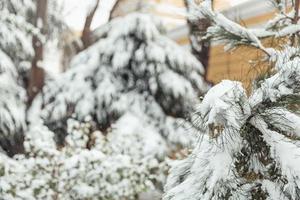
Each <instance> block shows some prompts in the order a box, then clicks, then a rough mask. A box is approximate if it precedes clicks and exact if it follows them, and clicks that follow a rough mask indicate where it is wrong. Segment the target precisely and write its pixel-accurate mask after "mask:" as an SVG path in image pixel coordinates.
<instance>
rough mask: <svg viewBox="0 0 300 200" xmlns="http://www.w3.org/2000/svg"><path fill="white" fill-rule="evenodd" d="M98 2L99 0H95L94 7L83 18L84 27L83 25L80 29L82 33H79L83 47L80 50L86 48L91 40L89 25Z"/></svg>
mask: <svg viewBox="0 0 300 200" xmlns="http://www.w3.org/2000/svg"><path fill="white" fill-rule="evenodd" d="M99 2H100V0H97V1H96V4H95V6H94V8H93V9H92V10H91V12H90V13H88V15H87V17H86V18H85V23H84V27H83V31H82V35H81V41H82V43H83V49H81V50H84V49H86V48H88V47H89V46H90V45H91V43H92V42H91V25H92V22H93V18H94V16H95V13H96V11H97V9H98V6H99Z"/></svg>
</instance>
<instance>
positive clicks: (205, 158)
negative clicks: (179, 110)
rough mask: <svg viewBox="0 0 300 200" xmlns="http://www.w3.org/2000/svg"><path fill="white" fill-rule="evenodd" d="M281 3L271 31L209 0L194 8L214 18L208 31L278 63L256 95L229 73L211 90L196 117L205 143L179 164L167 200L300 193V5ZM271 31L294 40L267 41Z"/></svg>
mask: <svg viewBox="0 0 300 200" xmlns="http://www.w3.org/2000/svg"><path fill="white" fill-rule="evenodd" d="M190 2H191V3H194V2H193V0H191V1H190ZM274 3H275V5H277V7H278V8H280V9H279V11H280V12H279V14H278V15H277V16H276V17H275V19H274V20H272V21H271V22H270V23H268V25H267V27H266V29H264V30H250V29H246V28H244V27H242V26H240V25H238V24H236V23H234V22H232V21H229V20H228V19H227V18H226V17H224V16H223V15H222V14H220V13H218V12H214V11H213V10H212V8H211V6H210V5H211V2H210V1H209V0H208V1H204V2H203V3H202V4H201V5H200V6H197V5H196V4H195V3H194V12H193V13H192V14H193V15H194V16H197V15H198V14H199V13H200V14H202V15H204V16H206V17H207V18H208V19H210V20H211V21H212V24H213V26H212V27H210V28H209V29H208V33H207V36H206V37H209V38H211V39H215V40H218V41H220V40H221V41H223V42H225V43H226V44H228V45H229V47H235V46H236V45H250V46H253V47H255V48H258V49H260V50H262V51H263V52H265V58H264V59H266V60H267V61H268V62H269V64H270V65H271V66H273V68H272V70H271V71H270V73H269V74H270V75H269V77H266V78H264V79H262V80H259V81H257V82H256V84H255V86H254V87H253V90H252V92H251V94H250V95H249V96H247V94H246V91H245V89H244V88H243V87H242V84H241V83H239V82H236V81H229V80H226V81H222V82H221V83H220V84H218V85H216V86H214V87H213V88H212V89H211V90H210V91H209V92H208V93H207V94H206V96H205V97H204V99H203V101H202V103H201V104H200V105H199V108H198V110H197V111H196V112H195V114H194V116H193V123H194V126H196V127H198V131H199V140H197V141H198V144H197V145H196V147H195V149H194V150H193V152H192V153H191V155H190V156H188V157H187V158H186V159H184V160H180V161H176V164H174V166H173V167H172V169H171V171H170V175H169V177H168V181H167V184H166V186H165V191H166V193H165V196H164V200H200V199H201V200H219V199H232V200H236V199H245V200H246V199H247V200H248V199H253V200H254V199H255V200H256V199H270V200H277V199H282V200H284V199H286V200H297V199H300V178H299V177H300V171H299V169H300V168H299V165H300V157H299V155H300V104H299V102H300V101H299V99H300V49H299V35H298V33H299V27H300V24H299V17H298V14H296V13H298V12H295V11H292V12H291V13H284V11H285V9H282V5H284V4H283V1H282V2H281V1H274ZM294 3H295V2H294ZM294 5H297V3H296V4H294ZM298 5H299V2H298ZM297 9H299V7H296V9H295V10H297ZM266 36H272V37H275V38H276V37H282V36H288V37H287V39H291V40H289V41H288V42H287V43H286V44H285V45H284V46H282V47H280V48H278V49H279V50H278V49H274V48H266V47H264V45H263V44H262V42H261V40H260V39H261V38H263V37H266Z"/></svg>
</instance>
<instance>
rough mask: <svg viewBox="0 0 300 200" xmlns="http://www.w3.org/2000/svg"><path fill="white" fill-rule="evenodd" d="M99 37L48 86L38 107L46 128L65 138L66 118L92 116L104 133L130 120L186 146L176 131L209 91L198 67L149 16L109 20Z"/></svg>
mask: <svg viewBox="0 0 300 200" xmlns="http://www.w3.org/2000/svg"><path fill="white" fill-rule="evenodd" d="M97 34H98V37H99V38H101V39H100V40H99V41H98V42H97V43H96V44H94V45H93V46H92V47H91V48H88V49H87V50H86V51H84V52H82V53H80V54H79V55H78V56H77V57H76V58H75V59H74V60H73V61H72V63H71V69H70V70H69V71H68V72H66V73H65V74H63V75H62V76H61V77H59V78H57V79H56V80H54V81H52V82H50V83H49V84H47V86H46V88H45V90H44V95H43V96H42V97H41V98H40V101H37V102H36V104H39V105H38V106H37V107H41V108H42V109H41V111H39V112H38V113H40V115H41V118H42V119H43V121H44V122H45V124H46V125H47V126H48V127H49V128H50V129H51V130H53V131H54V132H56V133H57V134H58V135H59V134H60V133H59V132H60V130H61V132H62V133H63V134H64V133H66V131H65V130H66V129H67V127H66V123H65V122H66V120H67V119H69V118H76V119H78V120H80V121H82V120H84V119H85V117H87V116H90V117H92V119H93V120H94V122H95V124H96V126H97V128H98V129H99V130H102V131H103V132H106V133H108V132H109V131H110V128H111V127H112V125H113V124H114V123H116V122H117V121H118V120H121V119H123V118H125V117H127V116H128V115H130V116H134V117H135V118H136V119H138V120H139V121H140V123H141V124H145V126H144V128H145V130H146V129H147V128H149V129H152V130H153V132H154V133H153V135H155V134H157V135H158V136H157V137H162V138H165V139H166V140H165V142H167V143H168V144H172V145H177V144H179V145H180V144H184V143H187V142H188V141H187V140H186V139H184V138H186V137H185V136H183V134H178V135H177V132H178V131H181V130H182V129H181V128H178V126H179V125H180V123H182V122H184V121H185V120H184V119H185V117H186V116H187V114H188V113H189V112H190V111H191V108H192V105H193V103H194V102H195V101H197V97H198V95H200V94H203V92H205V91H206V89H207V85H206V83H205V82H204V81H203V78H202V76H201V75H202V73H203V69H202V66H201V64H200V63H199V62H198V61H197V60H196V59H195V58H194V57H193V56H192V55H190V54H189V53H187V52H185V51H184V50H183V49H181V48H180V47H179V46H177V45H176V44H175V43H174V42H172V41H171V40H170V39H168V38H167V37H166V36H163V35H162V34H161V32H160V30H159V29H157V27H156V25H155V24H153V22H152V20H151V17H150V16H144V15H141V14H132V15H129V16H127V17H125V18H124V19H116V20H113V21H112V22H111V23H109V24H107V25H106V26H104V27H103V28H102V29H101V30H100V31H99V32H98V33H97ZM123 120H125V119H123ZM131 120H132V119H131V118H130V120H129V121H128V124H129V126H130V124H131V123H130V121H131ZM139 132H141V134H144V135H146V134H145V133H142V132H143V130H139ZM59 141H60V142H64V141H63V139H60V140H59Z"/></svg>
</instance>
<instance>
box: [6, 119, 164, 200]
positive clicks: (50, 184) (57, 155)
mask: <svg viewBox="0 0 300 200" xmlns="http://www.w3.org/2000/svg"><path fill="white" fill-rule="evenodd" d="M125 125H126V124H125ZM117 126H119V125H117ZM122 126H124V124H122V123H121V124H120V127H116V129H118V128H122V129H123V128H125V127H122ZM68 127H69V130H68V132H69V134H68V136H67V137H66V143H65V145H64V147H61V148H57V146H56V143H55V141H54V133H53V132H51V131H49V130H48V129H47V128H46V127H39V126H37V127H32V128H31V130H30V131H29V132H28V133H27V134H26V136H25V142H24V146H25V150H26V153H25V155H16V156H15V157H14V158H9V157H7V156H6V155H4V154H0V196H1V198H3V199H66V200H68V199H78V200H79V199H100V200H101V199H103V200H107V199H118V200H125V199H126V200H127V199H137V196H138V194H140V193H141V192H143V191H146V190H147V189H151V188H153V187H154V186H153V183H152V182H151V181H150V180H156V179H159V174H157V175H156V174H155V173H153V172H157V173H161V172H159V170H164V165H163V163H159V161H158V160H157V159H155V158H153V157H152V156H151V155H149V156H145V155H144V152H143V151H141V149H143V143H141V142H138V141H134V140H133V139H132V138H130V137H128V136H126V135H121V136H120V137H118V141H115V140H114V139H115V138H114V137H115V136H114V133H112V134H111V137H104V135H103V133H101V132H100V131H93V130H92V126H91V123H90V122H78V121H76V120H74V119H69V120H68ZM118 134H119V133H118ZM130 142H136V143H134V144H133V143H130ZM129 143H130V145H129ZM132 152H134V153H135V156H132Z"/></svg>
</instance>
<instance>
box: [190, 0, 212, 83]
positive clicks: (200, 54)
mask: <svg viewBox="0 0 300 200" xmlns="http://www.w3.org/2000/svg"><path fill="white" fill-rule="evenodd" d="M189 4H190V3H189V2H188V1H187V0H185V5H186V8H187V11H188V12H189V10H190V9H191V5H189ZM187 22H188V26H189V30H190V36H189V38H190V43H191V48H192V53H193V54H194V56H195V57H196V58H197V59H198V60H199V61H200V62H201V63H202V65H203V67H204V69H205V74H204V78H205V79H206V78H207V77H206V75H207V70H208V64H209V52H210V42H209V41H208V40H203V39H202V37H203V36H204V35H205V34H206V31H207V28H208V27H209V26H210V21H209V20H208V19H206V18H205V17H203V18H201V17H198V18H197V19H193V20H191V19H190V18H189V17H188V18H187Z"/></svg>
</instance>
